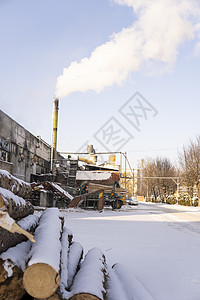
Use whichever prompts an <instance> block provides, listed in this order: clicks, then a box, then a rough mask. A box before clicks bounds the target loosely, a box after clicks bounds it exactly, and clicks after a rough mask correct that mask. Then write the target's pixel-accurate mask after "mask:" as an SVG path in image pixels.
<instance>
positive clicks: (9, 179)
mask: <svg viewBox="0 0 200 300" xmlns="http://www.w3.org/2000/svg"><path fill="white" fill-rule="evenodd" d="M0 186H1V187H2V188H5V189H7V190H9V191H12V192H13V193H14V194H15V195H18V196H19V197H23V198H24V199H28V198H29V197H30V195H31V192H32V188H31V185H30V183H27V182H25V181H23V180H20V179H18V178H16V177H14V176H13V175H11V174H10V173H9V172H8V171H5V170H0Z"/></svg>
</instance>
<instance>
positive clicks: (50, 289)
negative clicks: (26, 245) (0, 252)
mask: <svg viewBox="0 0 200 300" xmlns="http://www.w3.org/2000/svg"><path fill="white" fill-rule="evenodd" d="M62 226H63V221H62V220H61V218H60V212H59V210H58V209H57V208H48V209H46V210H45V211H44V213H43V214H42V216H41V218H40V222H39V225H38V227H37V228H36V231H35V240H36V243H34V244H32V248H31V251H30V253H29V262H28V268H27V269H26V271H25V272H24V277H23V284H24V288H25V289H26V291H27V292H28V293H29V294H30V295H31V296H32V297H34V298H37V299H44V298H48V297H50V296H51V295H53V294H54V293H55V291H56V289H57V288H58V286H59V284H60V275H59V271H60V255H61V236H62V229H63V228H62Z"/></svg>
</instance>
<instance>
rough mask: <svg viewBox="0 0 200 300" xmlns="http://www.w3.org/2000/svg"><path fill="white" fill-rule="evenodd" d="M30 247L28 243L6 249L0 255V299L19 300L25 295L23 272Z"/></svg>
mask: <svg viewBox="0 0 200 300" xmlns="http://www.w3.org/2000/svg"><path fill="white" fill-rule="evenodd" d="M30 247H31V243H30V242H29V241H27V242H23V243H21V244H19V245H17V246H15V247H12V248H10V249H8V250H7V251H6V252H4V253H2V254H1V255H0V299H1V300H7V299H13V300H18V299H21V298H22V296H23V295H24V294H25V289H24V287H23V272H24V269H25V262H26V259H27V256H28V253H29V250H30Z"/></svg>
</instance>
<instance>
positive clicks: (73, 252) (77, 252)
mask: <svg viewBox="0 0 200 300" xmlns="http://www.w3.org/2000/svg"><path fill="white" fill-rule="evenodd" d="M82 258H83V247H82V246H81V244H79V243H78V242H73V243H72V244H71V246H70V248H69V258H68V280H67V288H68V289H70V287H71V285H72V282H73V280H74V277H75V275H76V273H77V272H78V271H79V269H80V262H81V260H82Z"/></svg>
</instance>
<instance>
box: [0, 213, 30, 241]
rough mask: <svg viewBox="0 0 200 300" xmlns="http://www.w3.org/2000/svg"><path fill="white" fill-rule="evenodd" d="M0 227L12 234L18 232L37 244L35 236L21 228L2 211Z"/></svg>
mask: <svg viewBox="0 0 200 300" xmlns="http://www.w3.org/2000/svg"><path fill="white" fill-rule="evenodd" d="M0 227H2V228H4V229H6V230H8V231H10V232H11V233H14V232H17V233H19V234H23V235H25V236H26V237H27V238H28V239H29V240H30V241H31V242H35V240H34V238H33V235H32V234H30V233H29V232H28V231H26V230H24V229H23V228H21V227H20V226H19V225H18V224H17V223H15V221H14V220H13V219H12V218H11V217H10V216H9V214H8V213H7V212H3V211H0Z"/></svg>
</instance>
